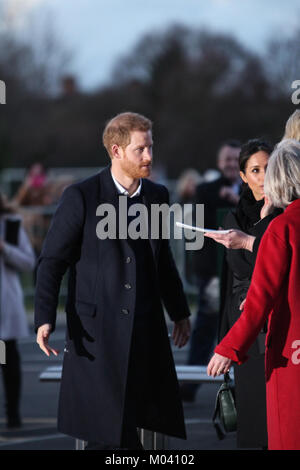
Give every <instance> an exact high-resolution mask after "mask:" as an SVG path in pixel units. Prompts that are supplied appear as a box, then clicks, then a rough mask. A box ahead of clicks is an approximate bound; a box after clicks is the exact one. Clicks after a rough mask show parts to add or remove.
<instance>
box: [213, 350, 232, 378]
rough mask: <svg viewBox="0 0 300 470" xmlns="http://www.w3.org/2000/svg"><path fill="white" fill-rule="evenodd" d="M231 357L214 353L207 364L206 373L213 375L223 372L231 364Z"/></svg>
mask: <svg viewBox="0 0 300 470" xmlns="http://www.w3.org/2000/svg"><path fill="white" fill-rule="evenodd" d="M231 363H232V361H231V359H228V358H227V357H224V356H221V355H220V354H217V353H215V354H214V355H213V357H212V358H211V360H210V361H209V364H208V366H207V375H211V376H212V377H215V376H216V375H221V374H225V372H228V371H229V369H230V366H231Z"/></svg>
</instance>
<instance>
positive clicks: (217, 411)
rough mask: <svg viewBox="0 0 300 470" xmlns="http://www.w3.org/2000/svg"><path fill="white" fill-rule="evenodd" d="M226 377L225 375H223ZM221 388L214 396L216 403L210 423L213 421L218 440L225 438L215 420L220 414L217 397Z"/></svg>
mask: <svg viewBox="0 0 300 470" xmlns="http://www.w3.org/2000/svg"><path fill="white" fill-rule="evenodd" d="M225 375H226V374H225ZM225 375H224V381H225V382H226V378H225ZM229 379H230V377H229ZM222 388H223V387H222V386H221V387H220V388H219V390H218V393H217V396H216V402H215V409H214V414H213V418H212V421H213V425H214V428H215V430H216V433H217V436H218V438H219V439H220V440H222V439H224V437H225V435H226V434H225V433H224V432H223V431H222V428H221V426H220V423H218V422H217V418H218V416H219V414H220V400H219V395H220V393H221V392H222Z"/></svg>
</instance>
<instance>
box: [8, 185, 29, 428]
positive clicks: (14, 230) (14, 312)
mask: <svg viewBox="0 0 300 470" xmlns="http://www.w3.org/2000/svg"><path fill="white" fill-rule="evenodd" d="M34 265H35V256H34V253H33V250H32V247H31V244H30V242H29V239H28V237H27V235H26V233H25V231H24V229H23V227H22V224H21V219H20V217H19V216H18V215H17V214H15V213H14V212H13V211H12V210H11V209H10V208H9V207H8V206H7V204H6V203H5V201H4V199H3V196H2V195H1V193H0V340H2V341H4V343H5V349H6V364H4V365H2V375H3V385H4V393H5V398H6V417H7V426H8V427H19V426H20V425H21V418H20V410H19V407H20V395H21V365H20V357H19V352H18V347H17V340H18V339H19V338H22V337H24V336H27V334H28V326H27V321H26V314H25V308H24V303H23V292H22V288H21V284H20V280H19V276H18V273H19V272H21V271H32V270H33V268H34Z"/></svg>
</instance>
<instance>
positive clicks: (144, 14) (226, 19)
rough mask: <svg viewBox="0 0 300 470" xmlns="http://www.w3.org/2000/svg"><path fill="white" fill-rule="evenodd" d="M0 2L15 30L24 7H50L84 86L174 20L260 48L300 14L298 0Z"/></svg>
mask: <svg viewBox="0 0 300 470" xmlns="http://www.w3.org/2000/svg"><path fill="white" fill-rule="evenodd" d="M1 5H2V6H3V5H6V7H7V6H9V8H10V12H11V13H12V14H13V15H14V17H15V22H14V24H15V27H17V28H19V30H22V28H23V29H25V27H26V24H27V17H28V14H29V13H30V15H34V17H35V18H36V19H38V18H39V17H42V16H43V15H44V14H45V11H47V12H52V16H53V18H55V25H56V29H57V32H58V33H59V36H60V37H61V41H62V42H63V43H64V44H66V46H67V47H68V48H70V50H71V51H73V53H74V60H73V70H72V71H73V72H74V73H75V74H76V75H77V77H78V79H79V83H80V84H81V86H82V87H83V88H85V89H91V88H94V87H96V86H99V85H102V84H104V83H105V82H107V81H108V80H109V77H110V73H111V69H112V66H113V65H114V64H115V63H116V61H117V59H118V57H120V56H122V55H124V54H127V53H129V52H130V50H131V49H132V48H133V46H134V45H135V44H136V42H137V41H138V40H139V38H141V37H142V36H143V34H145V33H146V32H149V31H155V30H158V31H161V30H163V29H164V28H166V27H167V26H170V25H171V24H174V23H177V24H183V25H188V26H192V27H205V28H207V29H210V30H212V31H217V32H231V33H232V34H234V35H235V37H237V38H238V39H239V40H240V41H241V42H242V43H243V44H244V45H246V46H248V47H249V48H252V49H255V50H256V51H258V52H259V51H261V50H262V49H263V47H264V44H265V42H266V40H267V39H268V38H269V37H270V36H271V35H273V36H274V35H280V36H283V35H287V34H289V33H291V32H292V31H293V30H295V28H297V27H298V26H299V19H300V4H299V0H288V1H287V2H283V1H282V0H0V7H1ZM287 5H288V6H287ZM0 13H1V9H0Z"/></svg>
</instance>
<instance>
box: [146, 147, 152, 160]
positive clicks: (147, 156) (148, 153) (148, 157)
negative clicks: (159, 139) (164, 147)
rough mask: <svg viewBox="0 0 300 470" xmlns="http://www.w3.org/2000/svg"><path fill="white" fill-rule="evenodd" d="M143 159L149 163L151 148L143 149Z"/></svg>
mask: <svg viewBox="0 0 300 470" xmlns="http://www.w3.org/2000/svg"><path fill="white" fill-rule="evenodd" d="M144 160H145V161H147V162H149V163H150V162H151V161H152V150H151V149H148V148H146V149H145V151H144Z"/></svg>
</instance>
